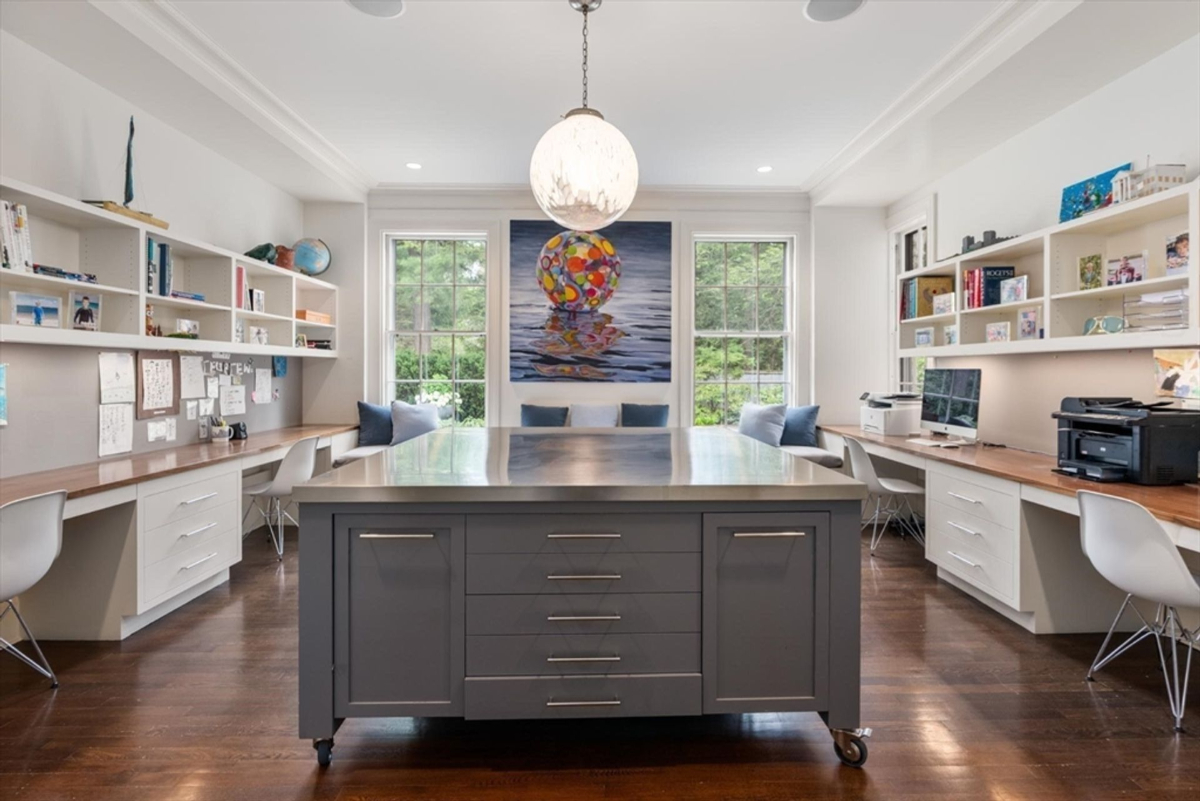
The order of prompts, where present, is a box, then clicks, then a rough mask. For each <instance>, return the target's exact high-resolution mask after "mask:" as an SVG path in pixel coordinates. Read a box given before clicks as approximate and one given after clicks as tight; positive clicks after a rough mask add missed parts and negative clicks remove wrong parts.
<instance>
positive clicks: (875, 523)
mask: <svg viewBox="0 0 1200 801" xmlns="http://www.w3.org/2000/svg"><path fill="white" fill-rule="evenodd" d="M882 502H883V499H882V497H880V496H879V495H876V496H875V516H874V517H872V518H871V556H874V555H875V548H876V547H877V546H878V545H879V538H880V537H881V536H882V534H883V532H882V531H881V530H880V527H879V515H880V510H879V505H880V504H881V503H882Z"/></svg>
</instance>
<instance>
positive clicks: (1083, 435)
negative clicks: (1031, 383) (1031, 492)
mask: <svg viewBox="0 0 1200 801" xmlns="http://www.w3.org/2000/svg"><path fill="white" fill-rule="evenodd" d="M1053 416H1054V417H1055V418H1057V420H1058V470H1057V472H1059V473H1063V474H1065V475H1069V476H1075V477H1077V478H1086V479H1090V480H1092V481H1129V482H1132V483H1134V484H1155V485H1157V484H1185V483H1188V482H1192V481H1195V480H1196V470H1197V462H1198V461H1200V410H1194V409H1185V408H1182V407H1179V406H1172V405H1171V404H1170V401H1163V402H1161V403H1152V404H1145V403H1139V402H1137V401H1135V400H1133V399H1132V398H1063V401H1062V404H1061V406H1060V408H1059V411H1057V412H1054V413H1053Z"/></svg>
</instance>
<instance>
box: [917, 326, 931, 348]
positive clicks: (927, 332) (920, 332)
mask: <svg viewBox="0 0 1200 801" xmlns="http://www.w3.org/2000/svg"><path fill="white" fill-rule="evenodd" d="M913 342H914V344H915V345H916V346H917V347H918V348H928V347H930V346H931V345H933V328H932V327H929V328H918V329H917V330H916V331H914V332H913Z"/></svg>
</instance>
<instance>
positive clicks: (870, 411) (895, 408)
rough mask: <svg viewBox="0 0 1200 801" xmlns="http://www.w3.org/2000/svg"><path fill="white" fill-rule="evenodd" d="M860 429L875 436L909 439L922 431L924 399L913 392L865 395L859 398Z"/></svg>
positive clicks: (868, 393)
mask: <svg viewBox="0 0 1200 801" xmlns="http://www.w3.org/2000/svg"><path fill="white" fill-rule="evenodd" d="M859 400H861V401H863V405H862V407H861V408H860V410H859V413H858V421H859V427H861V428H862V430H863V431H867V432H870V433H872V434H883V435H895V436H906V435H908V434H912V433H914V432H916V431H920V429H921V396H920V395H916V394H913V393H911V392H866V393H864V394H863V395H862V397H861V398H860V399H859Z"/></svg>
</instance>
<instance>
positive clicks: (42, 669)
mask: <svg viewBox="0 0 1200 801" xmlns="http://www.w3.org/2000/svg"><path fill="white" fill-rule="evenodd" d="M5 603H6V604H7V606H5V607H4V611H2V612H0V620H3V619H4V616H5V615H7V614H8V613H9V610H11V611H12V613H13V614H14V615H16V617H17V622H18V623H20V624H21V630H22V631H24V632H25V638H26V639H27V640H29V644H30V645H31V646H33V650H34V652H35V653H36V654H37V658H38V661H37V662H35V661H33V660H32V659H30V658H29V657H28V656H26V655H25V654H24V653H22V652H21V650H20V649H19V648H17V646H16V645H15V644H13V643H11V642H9V641H8V640H6V639H4V638H3V637H0V651H6V652H8V653H10V654H12V655H13V656H15V657H16V658H17V659H19V660H20V661H22V662H24V663H25V664H26V665H29V667H31V668H33V669H34V670H36V671H37V672H38V673H41V674H42V675H43V676H45V677H46V678H48V679H50V686H51V687H57V686H58V676H56V675H54V669H53V668H51V667H50V663H49V662H48V661H47V660H46V655H45V654H43V653H42V648H41V646H39V645H38V641H37V640H36V639H35V638H34V636H33V632H32V631H30V630H29V626H28V625H26V623H25V618H23V617H21V612H20V610H19V609H17V607H16V605H14V604H13V602H12V601H11V600H8V601H5ZM39 662H40V664H39Z"/></svg>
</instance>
